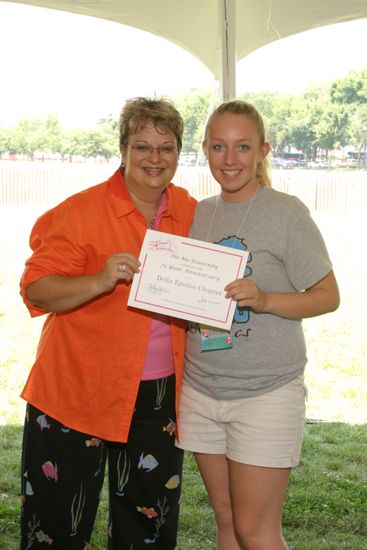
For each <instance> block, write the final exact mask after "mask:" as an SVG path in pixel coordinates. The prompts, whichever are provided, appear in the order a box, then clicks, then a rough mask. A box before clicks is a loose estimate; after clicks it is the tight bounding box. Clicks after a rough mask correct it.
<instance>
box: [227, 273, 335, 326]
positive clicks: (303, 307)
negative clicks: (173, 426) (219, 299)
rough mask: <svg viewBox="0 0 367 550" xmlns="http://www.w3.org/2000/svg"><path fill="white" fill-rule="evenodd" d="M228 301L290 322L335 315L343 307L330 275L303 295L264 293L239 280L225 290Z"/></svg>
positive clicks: (248, 281)
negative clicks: (234, 301) (229, 299)
mask: <svg viewBox="0 0 367 550" xmlns="http://www.w3.org/2000/svg"><path fill="white" fill-rule="evenodd" d="M225 291H226V293H227V294H226V297H227V298H233V299H234V300H236V301H237V303H238V306H239V307H250V308H251V309H252V310H253V311H254V312H255V313H272V314H273V315H278V316H279V317H284V318H286V319H304V318H306V317H315V316H317V315H322V314H324V313H329V312H331V311H335V310H336V309H337V308H338V306H339V303H340V298H339V290H338V285H337V282H336V279H335V276H334V273H333V272H332V271H330V273H328V275H326V276H325V277H324V278H323V279H321V281H318V282H317V283H316V284H314V285H313V286H312V287H310V288H308V289H306V290H304V291H302V292H263V291H262V290H261V289H260V288H259V287H257V286H256V285H255V283H253V282H252V281H251V280H250V279H246V278H243V279H237V280H236V281H233V282H232V283H230V284H229V285H227V286H226V287H225Z"/></svg>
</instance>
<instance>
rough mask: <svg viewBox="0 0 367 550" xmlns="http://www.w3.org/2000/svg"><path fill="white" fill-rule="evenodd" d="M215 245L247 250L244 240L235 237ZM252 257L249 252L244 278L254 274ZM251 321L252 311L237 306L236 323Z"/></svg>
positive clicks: (227, 238)
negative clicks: (250, 264)
mask: <svg viewBox="0 0 367 550" xmlns="http://www.w3.org/2000/svg"><path fill="white" fill-rule="evenodd" d="M214 244H221V245H222V246H228V247H229V248H235V249H237V250H244V251H246V250H247V245H246V244H245V243H244V242H243V240H242V239H239V238H238V237H236V236H235V235H233V236H231V237H226V238H224V239H221V240H220V241H218V242H216V243H214ZM251 259H252V256H251V252H249V255H248V259H247V265H246V269H245V272H244V274H243V276H244V277H248V276H249V275H251V273H252V269H251V267H249V265H248V264H249V262H251ZM249 319H250V311H249V308H248V307H240V308H239V307H238V306H236V310H235V313H234V317H233V322H234V323H248V321H249Z"/></svg>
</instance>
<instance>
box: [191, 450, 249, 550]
mask: <svg viewBox="0 0 367 550" xmlns="http://www.w3.org/2000/svg"><path fill="white" fill-rule="evenodd" d="M195 458H196V462H197V464H198V467H199V470H200V473H201V477H202V478H203V481H204V484H205V487H206V490H207V491H208V495H209V499H210V502H211V504H212V506H213V508H214V513H215V520H216V524H217V550H240V549H241V547H240V546H239V545H238V542H237V541H236V536H235V533H234V527H233V518H232V509H231V499H230V494H229V479H228V461H227V458H226V456H225V455H210V454H202V453H195Z"/></svg>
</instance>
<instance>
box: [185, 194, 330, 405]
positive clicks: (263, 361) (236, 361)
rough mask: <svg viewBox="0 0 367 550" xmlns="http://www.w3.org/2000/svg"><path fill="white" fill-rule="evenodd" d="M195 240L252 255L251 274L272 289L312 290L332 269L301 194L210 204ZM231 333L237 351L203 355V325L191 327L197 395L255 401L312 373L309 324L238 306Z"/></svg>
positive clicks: (191, 375)
mask: <svg viewBox="0 0 367 550" xmlns="http://www.w3.org/2000/svg"><path fill="white" fill-rule="evenodd" d="M217 201H218V204H217ZM216 204H217V207H216ZM214 214H215V215H214ZM213 215H214V219H213ZM241 224H242V229H241V234H240V235H238V234H237V233H238V231H239V230H240V227H241ZM209 230H210V231H209ZM208 232H209V234H208ZM190 236H191V237H193V238H194V239H200V240H204V241H208V242H214V243H217V244H223V245H224V246H230V247H231V246H233V247H234V248H237V249H242V250H247V251H248V252H249V259H248V262H247V267H246V270H245V273H244V276H245V277H251V279H252V280H253V281H254V283H256V284H257V285H258V286H259V288H261V289H262V290H264V291H273V292H297V291H301V290H305V289H306V288H309V287H310V286H312V285H314V284H315V283H317V282H318V281H320V280H321V279H322V278H323V277H325V276H326V275H327V274H328V273H329V272H330V271H331V270H332V265H331V261H330V258H329V255H328V253H327V250H326V247H325V244H324V241H323V238H322V236H321V234H320V231H319V230H318V228H317V226H316V225H315V223H314V221H313V220H312V219H311V217H310V213H309V211H308V209H307V208H306V206H305V205H304V204H303V203H302V202H301V201H300V200H299V199H298V198H297V197H294V196H291V195H287V194H285V193H280V192H278V191H275V190H274V189H271V188H268V187H265V188H262V189H261V190H260V191H259V192H258V194H257V195H256V196H255V198H254V200H253V201H251V199H250V200H248V201H246V202H241V203H228V202H225V201H223V200H222V199H221V198H220V197H210V198H209V199H205V200H203V201H202V202H200V203H199V205H198V206H197V208H196V212H195V217H194V222H193V225H192V228H191V231H190ZM228 282H230V281H228ZM231 335H232V339H233V348H232V349H227V350H211V351H201V336H200V330H199V326H198V325H196V324H194V323H189V325H188V330H187V340H186V363H185V371H184V377H185V381H186V382H187V383H188V384H189V385H190V386H192V387H193V388H195V389H196V390H197V391H199V392H202V393H204V394H206V395H209V396H211V397H214V398H216V399H239V398H243V397H252V396H256V395H261V394H264V393H267V392H269V391H272V390H274V389H276V388H278V387H280V386H282V385H284V384H287V383H288V382H290V381H291V380H292V379H293V378H295V377H296V376H298V375H299V374H301V373H302V372H303V371H304V367H305V364H306V362H307V357H306V346H305V340H304V335H303V329H302V320H290V319H284V318H282V317H278V316H276V315H272V314H270V313H260V314H258V313H254V312H253V311H251V310H248V309H247V308H243V309H242V311H241V310H239V309H238V308H237V309H236V312H235V316H234V321H233V323H232V328H231Z"/></svg>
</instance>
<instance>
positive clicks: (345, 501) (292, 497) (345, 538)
mask: <svg viewBox="0 0 367 550" xmlns="http://www.w3.org/2000/svg"><path fill="white" fill-rule="evenodd" d="M21 437H22V429H21V427H20V426H2V427H0V439H1V442H2V445H1V450H0V550H16V549H17V548H18V521H19V509H20V503H19V483H20V481H19V462H20V447H21ZM366 456H367V430H366V428H365V426H352V425H349V424H343V423H329V422H316V423H308V424H307V426H306V434H305V440H304V445H303V453H302V461H301V465H300V467H299V468H297V469H296V470H294V471H293V473H292V476H291V481H290V486H289V490H288V495H287V499H286V502H285V506H284V513H283V525H284V533H285V536H286V539H287V541H288V543H289V546H290V548H291V549H293V550H333V549H335V550H341V549H345V550H365V548H366V540H367V523H366V514H367V486H366V481H367V479H366V475H367V470H366ZM106 525H107V488H106V487H105V488H104V491H103V497H102V502H101V506H100V509H99V512H98V516H97V520H96V525H95V529H94V533H93V538H92V548H94V549H96V550H102V549H104V548H106ZM177 548H178V550H209V549H210V548H213V549H214V548H215V527H214V518H213V512H212V510H211V508H210V506H209V504H208V498H207V495H206V492H205V489H204V487H203V484H202V482H201V479H200V476H199V473H198V471H197V468H196V465H195V462H194V460H193V457H192V455H191V454H190V453H186V457H185V466H184V485H183V496H182V505H181V517H180V530H179V542H178V546H177Z"/></svg>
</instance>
